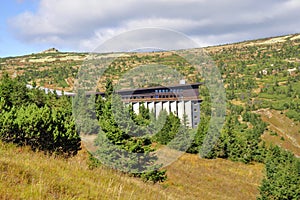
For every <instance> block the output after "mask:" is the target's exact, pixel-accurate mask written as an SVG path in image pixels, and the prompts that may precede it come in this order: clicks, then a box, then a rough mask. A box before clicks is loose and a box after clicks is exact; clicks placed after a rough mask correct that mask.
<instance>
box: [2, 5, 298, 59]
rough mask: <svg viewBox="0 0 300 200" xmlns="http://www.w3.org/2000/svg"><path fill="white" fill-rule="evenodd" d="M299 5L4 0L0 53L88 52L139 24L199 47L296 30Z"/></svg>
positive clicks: (139, 26) (140, 26)
mask: <svg viewBox="0 0 300 200" xmlns="http://www.w3.org/2000/svg"><path fill="white" fill-rule="evenodd" d="M299 10H300V1H299V0H264V1H261V0H151V1H150V0H122V1H120V0H110V1H104V0H10V1H9V0H8V1H2V2H1V8H0V15H1V17H0V20H1V21H0V57H6V56H15V55H23V54H30V53H34V52H39V51H42V50H45V49H48V48H51V47H56V48H58V49H59V50H61V51H92V50H93V49H95V48H96V47H97V46H99V44H101V43H102V42H104V41H106V40H107V39H110V38H111V37H113V36H116V35H118V34H120V33H123V32H126V31H130V30H133V29H137V28H144V27H159V28H167V29H171V30H176V31H179V32H181V33H183V34H185V35H187V36H188V37H190V38H192V39H193V40H194V41H196V42H197V43H198V44H199V47H203V46H208V45H217V44H224V43H232V42H238V41H244V40H249V39H256V38H262V37H270V36H277V35H284V34H289V33H299V32H300V20H299V19H300V12H299ZM162 41H164V39H163V38H162Z"/></svg>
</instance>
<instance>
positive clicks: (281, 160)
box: [258, 146, 300, 200]
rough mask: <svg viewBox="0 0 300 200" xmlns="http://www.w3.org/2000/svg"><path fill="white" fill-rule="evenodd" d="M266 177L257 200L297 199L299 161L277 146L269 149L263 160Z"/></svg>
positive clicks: (298, 195) (299, 183)
mask: <svg viewBox="0 0 300 200" xmlns="http://www.w3.org/2000/svg"><path fill="white" fill-rule="evenodd" d="M265 164H266V176H265V178H264V179H263V181H262V184H261V186H260V187H259V190H260V197H258V199H260V200H263V199H278V200H279V199H280V200H282V199H295V200H297V199H299V198H300V187H299V185H300V160H299V159H297V158H295V157H294V155H293V154H292V153H290V152H288V151H286V150H282V149H280V148H279V147H278V146H275V147H270V149H269V150H268V153H267V155H266V159H265Z"/></svg>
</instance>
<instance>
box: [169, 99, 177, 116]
mask: <svg viewBox="0 0 300 200" xmlns="http://www.w3.org/2000/svg"><path fill="white" fill-rule="evenodd" d="M170 104H171V106H170V107H171V112H172V113H173V114H175V115H177V101H172V102H170Z"/></svg>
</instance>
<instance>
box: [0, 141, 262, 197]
mask: <svg viewBox="0 0 300 200" xmlns="http://www.w3.org/2000/svg"><path fill="white" fill-rule="evenodd" d="M87 157H88V154H87V152H86V151H84V150H83V151H81V152H79V154H78V155H77V156H75V157H74V158H71V159H69V160H65V159H62V158H54V157H50V156H46V155H44V154H42V153H34V152H31V151H30V150H28V149H27V148H17V147H14V146H12V145H7V144H3V143H0V199H156V200H158V199H255V197H256V196H257V194H258V190H257V187H258V185H259V183H260V181H261V179H262V176H263V175H262V171H263V165H261V164H253V165H245V164H242V163H235V162H231V161H227V160H222V159H217V160H205V159H200V158H199V157H198V156H197V155H190V154H185V155H184V156H183V157H181V158H180V159H179V160H178V161H176V162H175V163H173V164H172V165H170V166H168V167H167V170H168V172H167V174H168V180H167V181H166V182H165V183H162V184H155V185H153V184H151V183H144V182H142V181H141V180H140V179H137V178H134V177H129V176H128V175H125V174H122V173H120V172H116V171H114V170H111V169H107V168H105V167H100V168H97V169H93V170H90V169H88V165H87Z"/></svg>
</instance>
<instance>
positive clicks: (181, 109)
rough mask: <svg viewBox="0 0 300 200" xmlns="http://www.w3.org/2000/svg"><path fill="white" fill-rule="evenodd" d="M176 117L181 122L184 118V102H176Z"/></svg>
mask: <svg viewBox="0 0 300 200" xmlns="http://www.w3.org/2000/svg"><path fill="white" fill-rule="evenodd" d="M177 109H178V110H177V116H178V117H179V119H180V120H181V122H183V116H184V101H177Z"/></svg>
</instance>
